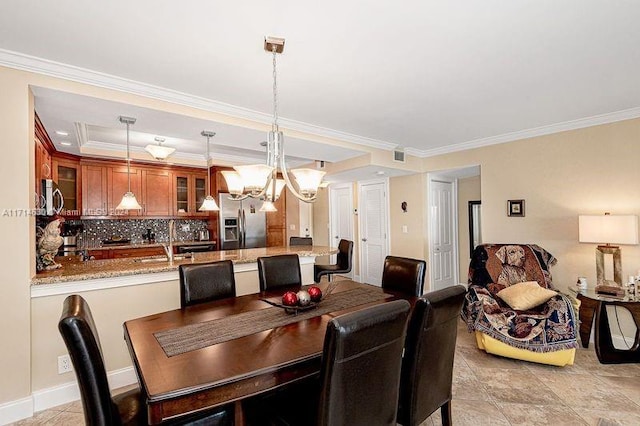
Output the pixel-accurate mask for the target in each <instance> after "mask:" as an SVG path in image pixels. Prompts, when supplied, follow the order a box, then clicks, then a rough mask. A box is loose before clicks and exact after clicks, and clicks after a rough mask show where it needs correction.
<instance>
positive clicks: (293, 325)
mask: <svg viewBox="0 0 640 426" xmlns="http://www.w3.org/2000/svg"><path fill="white" fill-rule="evenodd" d="M318 286H319V287H320V288H321V290H323V291H324V292H325V293H327V292H330V294H329V295H324V296H323V298H322V300H321V301H320V302H318V303H314V304H313V305H312V306H310V307H309V308H305V309H300V310H295V312H292V311H291V310H285V309H283V308H282V307H279V306H274V305H277V304H278V303H279V302H281V297H282V295H283V293H284V291H285V290H284V289H280V290H272V291H268V292H261V293H255V294H249V295H245V296H240V297H233V298H226V299H221V300H217V301H212V302H207V303H202V304H198V305H193V306H189V307H186V308H182V309H175V310H172V311H167V312H162V313H158V314H154V315H149V316H146V317H142V318H136V319H132V320H129V321H126V322H125V323H124V337H125V341H126V344H127V346H128V349H129V353H130V355H131V358H132V361H133V366H134V369H135V371H136V374H137V376H138V380H139V383H140V386H141V391H142V392H143V395H144V396H145V399H146V404H147V413H148V422H149V424H151V425H153V424H160V423H161V422H163V421H166V420H169V419H174V418H179V417H180V416H183V415H185V414H189V413H193V412H197V411H204V410H208V409H211V408H214V407H221V406H225V405H227V404H234V405H233V409H234V416H235V424H237V425H242V424H244V420H245V414H244V412H243V404H242V401H243V400H245V399H247V398H250V397H252V396H255V395H258V394H261V393H264V392H268V391H271V390H273V389H276V388H278V387H281V386H286V385H288V384H291V383H294V382H296V381H299V380H301V379H304V378H308V377H312V376H314V375H318V374H319V372H320V366H321V357H322V351H323V344H324V337H325V332H326V328H327V323H328V322H329V321H330V320H331V319H332V318H334V317H336V316H338V315H341V314H344V313H347V312H351V311H356V310H360V309H363V308H366V307H369V306H372V305H375V304H379V303H384V302H387V301H391V300H395V299H398V298H403V299H406V300H408V301H409V302H410V303H411V304H413V302H415V299H416V298H415V297H409V296H406V295H402V294H400V293H397V292H394V291H391V290H383V289H382V288H380V287H377V286H373V285H368V284H362V283H358V282H355V281H351V280H343V281H333V282H332V283H323V284H320V285H318ZM328 286H331V288H330V289H329V288H328Z"/></svg>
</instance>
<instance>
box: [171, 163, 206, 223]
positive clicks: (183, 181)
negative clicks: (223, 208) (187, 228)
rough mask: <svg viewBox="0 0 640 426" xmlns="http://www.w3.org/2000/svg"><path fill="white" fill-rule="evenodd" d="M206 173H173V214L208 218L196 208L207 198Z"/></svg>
mask: <svg viewBox="0 0 640 426" xmlns="http://www.w3.org/2000/svg"><path fill="white" fill-rule="evenodd" d="M206 187H207V172H206V171H202V172H186V171H185V172H183V171H174V172H173V197H174V199H173V214H174V215H177V216H201V217H208V216H209V212H200V211H198V207H200V205H201V204H202V201H203V200H204V198H205V197H206V196H207V188H206Z"/></svg>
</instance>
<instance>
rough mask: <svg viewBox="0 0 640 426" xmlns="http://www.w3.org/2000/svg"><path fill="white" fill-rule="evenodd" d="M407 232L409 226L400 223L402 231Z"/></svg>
mask: <svg viewBox="0 0 640 426" xmlns="http://www.w3.org/2000/svg"><path fill="white" fill-rule="evenodd" d="M407 232H409V228H408V227H407V225H402V233H403V234H406V233H407Z"/></svg>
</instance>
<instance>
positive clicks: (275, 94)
mask: <svg viewBox="0 0 640 426" xmlns="http://www.w3.org/2000/svg"><path fill="white" fill-rule="evenodd" d="M271 51H272V53H273V129H272V130H273V131H274V132H277V131H278V79H277V72H276V55H277V53H276V46H275V45H274V46H273V47H272V49H271Z"/></svg>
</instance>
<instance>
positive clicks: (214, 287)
mask: <svg viewBox="0 0 640 426" xmlns="http://www.w3.org/2000/svg"><path fill="white" fill-rule="evenodd" d="M178 271H179V274H180V307H181V308H185V307H187V306H191V305H195V304H198V303H205V302H210V301H212V300H218V299H224V298H227V297H236V279H235V275H234V272H233V262H231V261H230V260H220V261H218V262H210V263H200V264H192V265H180V267H179V268H178Z"/></svg>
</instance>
